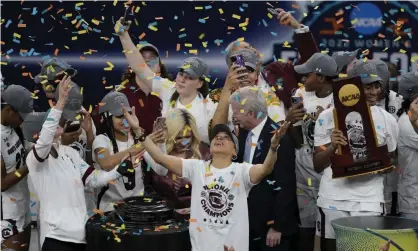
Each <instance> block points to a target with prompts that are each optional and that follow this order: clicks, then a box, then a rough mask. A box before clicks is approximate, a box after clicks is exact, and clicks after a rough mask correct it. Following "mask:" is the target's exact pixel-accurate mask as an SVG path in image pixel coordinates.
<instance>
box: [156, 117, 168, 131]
mask: <svg viewBox="0 0 418 251" xmlns="http://www.w3.org/2000/svg"><path fill="white" fill-rule="evenodd" d="M165 120H166V118H165V117H159V118H157V119H156V120H155V122H154V132H156V131H158V130H162V129H164V128H166V126H167V125H166V123H165Z"/></svg>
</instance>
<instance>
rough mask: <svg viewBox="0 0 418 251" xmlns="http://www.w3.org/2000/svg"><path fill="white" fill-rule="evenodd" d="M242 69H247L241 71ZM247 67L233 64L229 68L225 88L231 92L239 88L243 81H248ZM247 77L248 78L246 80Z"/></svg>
mask: <svg viewBox="0 0 418 251" xmlns="http://www.w3.org/2000/svg"><path fill="white" fill-rule="evenodd" d="M240 71H245V72H242V73H239V72H240ZM246 71H247V68H245V67H240V66H238V65H236V64H232V66H231V68H229V72H228V76H227V77H226V84H225V87H224V88H227V89H229V90H230V91H231V92H234V91H236V90H238V89H239V88H240V86H241V82H245V81H247V82H249V81H248V72H246ZM246 79H247V80H246Z"/></svg>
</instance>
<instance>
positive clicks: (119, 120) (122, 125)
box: [112, 115, 131, 132]
mask: <svg viewBox="0 0 418 251" xmlns="http://www.w3.org/2000/svg"><path fill="white" fill-rule="evenodd" d="M112 122H113V129H114V130H115V132H129V131H130V130H131V126H130V125H129V123H128V121H126V119H125V116H124V115H121V116H117V117H116V116H112Z"/></svg>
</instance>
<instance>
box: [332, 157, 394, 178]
mask: <svg viewBox="0 0 418 251" xmlns="http://www.w3.org/2000/svg"><path fill="white" fill-rule="evenodd" d="M338 157H339V159H338V160H339V162H340V163H336V164H332V165H331V169H332V178H333V179H338V178H347V177H354V176H361V175H365V174H370V173H374V172H379V171H384V170H386V169H388V168H392V167H393V165H392V164H391V163H390V162H389V163H387V162H386V161H384V160H382V159H368V160H365V161H362V162H357V163H350V164H348V165H347V164H341V163H344V162H345V161H344V160H342V159H341V157H342V156H338ZM385 162H386V163H385ZM345 163H347V162H345Z"/></svg>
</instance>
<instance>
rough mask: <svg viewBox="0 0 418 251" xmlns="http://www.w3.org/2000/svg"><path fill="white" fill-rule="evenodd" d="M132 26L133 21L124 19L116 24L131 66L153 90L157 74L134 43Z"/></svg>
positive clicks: (116, 29) (116, 30)
mask: <svg viewBox="0 0 418 251" xmlns="http://www.w3.org/2000/svg"><path fill="white" fill-rule="evenodd" d="M130 25H131V21H128V22H124V19H123V18H120V19H119V20H118V21H117V22H116V24H115V32H116V33H117V34H118V35H119V38H120V42H121V43H122V47H123V52H124V53H125V56H126V60H127V61H128V64H129V66H130V67H131V69H132V70H133V71H134V72H135V74H136V76H137V77H138V78H140V79H142V80H143V82H144V83H145V84H146V85H147V86H148V88H150V89H151V90H152V78H153V77H154V76H155V73H154V72H153V71H152V70H151V69H150V68H149V67H148V65H147V63H146V61H145V60H144V58H143V57H142V54H141V52H139V50H138V48H137V47H136V46H135V44H134V43H133V42H132V39H131V37H130V36H129V33H128V30H129V26H130Z"/></svg>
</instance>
